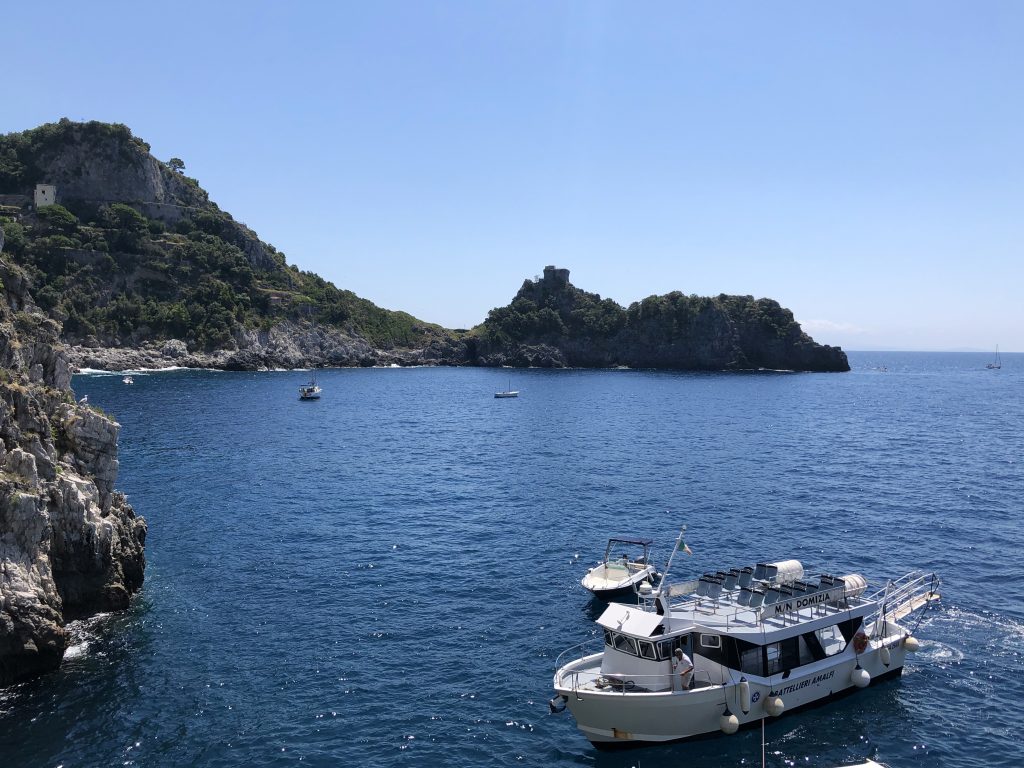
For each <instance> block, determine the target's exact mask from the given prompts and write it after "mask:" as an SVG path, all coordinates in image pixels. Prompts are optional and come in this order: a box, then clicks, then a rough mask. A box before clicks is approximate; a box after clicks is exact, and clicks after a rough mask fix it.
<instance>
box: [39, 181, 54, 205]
mask: <svg viewBox="0 0 1024 768" xmlns="http://www.w3.org/2000/svg"><path fill="white" fill-rule="evenodd" d="M56 202H57V187H55V186H54V185H53V184H36V209H39V208H45V207H46V206H47V205H53V204H54V203H56Z"/></svg>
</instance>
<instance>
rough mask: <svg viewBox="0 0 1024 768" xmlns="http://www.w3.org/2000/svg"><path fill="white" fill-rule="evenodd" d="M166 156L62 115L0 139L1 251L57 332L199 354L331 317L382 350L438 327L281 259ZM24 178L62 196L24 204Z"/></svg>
mask: <svg viewBox="0 0 1024 768" xmlns="http://www.w3.org/2000/svg"><path fill="white" fill-rule="evenodd" d="M97 158H98V160H97ZM173 159H174V160H175V161H177V162H175V163H174V164H173V165H172V164H165V163H160V162H159V161H157V160H156V159H155V158H153V157H152V156H151V155H150V154H149V145H148V144H146V143H145V142H143V141H141V140H140V139H138V138H136V137H134V136H132V134H131V131H130V130H128V128H127V127H126V126H123V125H108V124H105V123H97V122H91V123H84V124H83V123H73V122H71V121H67V120H62V121H60V122H59V123H53V124H48V125H44V126H41V127H39V128H36V129H33V130H30V131H25V132H23V133H14V134H8V135H5V136H0V195H5V196H17V195H21V196H24V200H25V201H26V203H25V204H23V205H21V206H18V205H10V204H8V205H6V206H4V207H2V208H0V227H2V228H3V230H4V231H5V233H6V246H5V251H6V252H7V253H8V254H9V256H10V257H13V258H14V259H15V260H16V261H17V263H19V264H20V265H21V266H22V267H23V268H24V269H25V270H26V271H27V272H28V274H29V276H30V278H31V280H32V283H33V292H34V295H35V298H36V301H37V302H38V303H39V304H40V306H42V307H43V308H44V309H46V310H47V311H48V312H50V313H51V314H53V315H54V316H55V317H56V318H58V319H60V320H62V321H63V324H64V335H65V338H66V339H67V340H69V341H71V342H81V341H85V340H88V339H90V337H91V338H92V339H94V340H95V341H96V342H98V343H99V344H110V343H111V342H115V341H116V342H117V343H118V344H136V343H140V342H142V341H151V340H161V339H172V338H176V339H184V340H186V341H187V342H188V343H189V345H190V346H191V347H193V348H196V349H207V350H209V349H215V348H219V347H221V346H223V345H226V344H228V343H229V342H230V341H231V339H232V337H233V335H234V334H235V333H236V332H237V331H238V330H241V329H246V328H248V329H254V328H268V327H270V326H272V325H274V324H275V323H277V322H280V321H282V320H294V321H298V322H303V321H311V322H315V323H320V324H326V325H331V326H335V327H338V328H340V329H342V330H344V331H347V332H349V333H352V334H354V335H358V336H361V337H363V338H365V339H366V340H367V341H369V342H370V343H372V344H373V345H375V346H377V347H380V348H385V349H387V348H393V347H415V346H420V345H422V344H424V343H425V342H426V341H427V340H429V338H432V337H436V336H438V335H445V334H444V331H443V329H441V328H440V327H439V326H436V325H431V324H428V323H424V322H422V321H419V320H417V319H416V318H414V317H412V316H411V315H409V314H406V313H405V312H392V311H388V310H385V309H381V308H380V307H377V306H376V305H374V304H372V303H371V302H369V301H366V300H365V299H361V298H359V297H358V296H356V295H355V294H354V293H352V292H351V291H345V290H340V289H338V288H336V287H335V286H334V285H332V284H331V283H329V282H327V281H326V280H323V279H322V278H320V277H318V276H317V275H314V274H312V273H310V272H303V271H300V270H299V269H297V268H296V267H295V266H289V265H288V264H287V263H286V260H285V256H284V254H283V253H280V252H278V251H277V250H276V249H275V248H274V247H273V246H270V245H267V244H266V243H262V242H260V241H259V239H258V238H257V237H256V235H255V233H253V232H252V231H251V230H249V229H248V228H247V227H245V226H244V225H242V224H240V223H238V222H236V221H235V220H234V219H233V218H232V217H231V216H230V215H229V214H228V213H226V212H224V211H221V210H220V209H219V208H218V207H217V206H216V205H215V204H214V203H211V202H209V200H208V197H207V195H206V193H205V192H204V191H202V190H201V189H200V187H199V185H198V183H196V182H195V181H194V180H192V179H189V178H187V177H185V176H183V175H182V173H181V170H182V169H183V167H184V164H183V163H182V162H181V161H180V160H177V158H173ZM89 180H94V181H93V182H92V183H87V182H88V181H89ZM37 183H53V184H56V185H57V191H58V199H59V200H60V201H61V203H62V204H61V205H51V206H47V207H43V208H40V209H39V210H38V211H35V210H34V209H33V206H31V205H29V204H27V201H28V200H29V199H30V196H31V195H32V192H33V189H34V186H35V184H37ZM9 202H10V201H9V200H8V203H9Z"/></svg>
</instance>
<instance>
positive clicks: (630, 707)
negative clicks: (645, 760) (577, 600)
mask: <svg viewBox="0 0 1024 768" xmlns="http://www.w3.org/2000/svg"><path fill="white" fill-rule="evenodd" d="M670 563H671V560H670ZM938 584H939V580H938V577H937V576H935V574H931V573H923V572H913V573H909V574H907V575H906V576H904V577H902V578H900V579H898V580H896V581H888V582H886V583H885V584H883V585H882V586H881V587H876V588H872V587H870V586H869V584H868V582H867V581H866V580H865V579H864V578H863V577H862V576H859V575H857V574H853V575H849V576H844V577H842V578H836V577H834V576H830V575H828V574H822V575H820V576H818V577H815V578H813V579H809V578H805V575H804V569H803V566H802V565H801V564H800V562H799V561H797V560H784V561H781V562H775V563H759V564H758V565H757V566H756V567H749V566H748V567H745V568H735V569H732V570H729V571H719V572H717V573H714V574H705V575H704V576H702V577H701V578H700V579H698V580H695V581H690V582H686V583H682V584H675V585H672V586H671V587H669V586H667V585H666V583H665V580H664V579H662V581H661V584H659V586H658V588H657V589H656V590H652V591H650V592H649V593H647V594H646V595H644V594H643V592H642V593H641V596H642V597H643V601H642V603H641V604H640V605H622V604H619V603H611V604H610V605H609V606H608V608H607V609H606V610H605V611H604V613H603V614H602V615H601V617H600V618H599V619H598V620H597V623H598V624H599V625H600V626H601V628H602V630H603V635H602V638H601V645H602V647H601V648H600V650H598V651H597V652H596V653H587V652H586V648H585V645H584V646H576V647H575V648H570V649H569V650H567V651H565V652H564V653H563V654H562V655H561V656H559V658H558V661H557V662H556V665H557V671H556V672H555V677H554V688H555V692H556V696H555V698H553V699H552V700H551V708H552V710H555V711H560V710H561V709H564V708H565V707H566V706H567V707H568V709H569V711H570V712H571V713H572V714H573V716H574V717H575V718H576V724H577V726H578V727H579V729H580V730H581V731H583V733H584V735H586V737H587V738H588V739H590V741H591V742H592V743H593V744H594V745H595V746H597V747H615V746H624V745H630V744H643V743H657V742H667V741H676V740H680V739H688V738H690V737H695V736H703V735H709V734H714V733H717V732H720V731H721V732H725V733H735V732H736V731H737V730H738V729H739V728H740V727H741V726H747V725H753V724H756V723H757V722H758V721H760V720H761V719H763V718H767V717H776V716H778V715H781V714H782V713H783V711H786V712H791V711H793V710H796V709H799V708H800V707H803V706H806V705H810V704H814V703H819V702H821V701H823V700H826V699H828V698H830V697H833V696H838V695H840V694H843V693H846V692H849V691H851V690H853V689H855V688H863V687H865V686H867V685H868V684H870V683H871V682H872V681H876V680H881V679H884V678H888V677H893V676H898V675H900V674H901V672H902V670H903V663H904V659H905V657H906V654H907V653H908V652H910V651H915V650H917V648H918V646H919V643H918V640H917V638H915V637H914V636H913V634H912V633H911V630H910V629H908V628H907V627H905V626H903V625H901V624H900V623H899V622H900V621H902V620H903V619H904V618H905V617H906V616H908V615H909V614H910V613H911V612H913V611H915V610H917V609H918V608H922V607H924V606H926V605H928V604H930V603H931V602H932V601H934V600H937V599H938V597H939V595H938V592H937V591H936V590H937V589H938ZM595 642H597V640H596V639H595ZM677 649H680V650H682V652H683V653H684V654H686V656H688V657H689V658H690V659H692V662H693V669H692V671H690V670H689V669H688V666H689V665H688V664H686V662H685V660H684V659H681V660H680V661H679V662H676V661H675V659H676V658H677V654H676V650H677ZM594 650H597V649H596V648H595V649H594ZM570 659H571V660H570ZM684 665H685V667H684Z"/></svg>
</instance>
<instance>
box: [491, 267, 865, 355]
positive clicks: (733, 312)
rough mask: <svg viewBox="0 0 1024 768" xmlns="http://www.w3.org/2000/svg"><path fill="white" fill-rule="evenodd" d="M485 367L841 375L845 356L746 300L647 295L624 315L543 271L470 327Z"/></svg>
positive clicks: (773, 306) (565, 275)
mask: <svg viewBox="0 0 1024 768" xmlns="http://www.w3.org/2000/svg"><path fill="white" fill-rule="evenodd" d="M474 335H475V338H476V339H477V350H476V351H477V357H478V359H479V360H481V361H482V362H485V363H489V364H520V365H572V366H584V367H589V366H610V365H628V366H633V367H650V368H686V369H707V370H720V369H723V368H731V369H747V368H792V369H797V370H823V371H832V370H837V371H843V370H848V369H849V366H848V363H847V361H846V355H845V354H843V352H842V351H841V350H839V349H837V348H833V347H827V346H822V345H820V344H816V343H814V341H813V340H812V339H811V338H810V337H809V336H807V334H805V333H804V332H803V331H802V330H801V328H800V325H799V323H797V322H796V320H795V319H794V318H793V313H792V312H790V311H789V310H788V309H785V308H783V307H781V306H780V305H779V303H778V302H777V301H774V300H772V299H755V298H754V297H753V296H727V295H725V294H721V295H719V296H715V297H708V296H695V295H690V296H687V295H685V294H683V293H680V292H678V291H675V292H672V293H668V294H665V295H664V296H649V297H647V298H646V299H644V300H643V301H638V302H634V303H633V304H631V305H630V306H629V307H628V308H623V307H621V306H619V305H618V304H616V303H615V302H614V301H612V300H611V299H602V298H601V297H600V296H599V295H597V294H593V293H587V292H586V291H582V290H580V289H579V288H576V287H575V286H573V285H572V284H571V283H570V282H569V271H568V270H566V269H556V268H555V267H546V268H545V269H544V277H543V278H541V279H538V280H533V281H531V280H527V281H526V282H524V283H523V286H522V288H520V290H519V293H518V294H516V297H515V298H514V299H513V300H512V303H511V304H509V305H508V306H506V307H499V308H496V309H493V310H491V312H490V314H489V315H488V317H487V320H486V321H484V323H483V324H482V325H481V326H480V327H478V328H476V329H474Z"/></svg>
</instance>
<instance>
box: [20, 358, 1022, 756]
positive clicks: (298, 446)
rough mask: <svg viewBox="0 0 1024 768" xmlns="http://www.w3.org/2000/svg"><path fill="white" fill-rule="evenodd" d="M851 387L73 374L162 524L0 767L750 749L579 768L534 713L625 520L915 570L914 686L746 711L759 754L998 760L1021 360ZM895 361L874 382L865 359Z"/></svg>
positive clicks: (756, 380)
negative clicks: (770, 713)
mask: <svg viewBox="0 0 1024 768" xmlns="http://www.w3.org/2000/svg"><path fill="white" fill-rule="evenodd" d="M977 358H978V359H977V360H975V359H974V356H970V355H960V356H958V355H951V356H942V355H897V354H895V353H893V354H888V355H866V354H862V355H852V356H851V362H852V363H853V367H854V371H853V372H851V373H850V374H847V375H788V374H765V375H716V374H673V373H648V372H635V371H606V372H585V371H532V370H531V371H516V372H514V373H513V374H512V376H513V382H512V383H513V387H514V388H517V389H519V390H521V392H522V394H521V395H520V397H519V399H517V400H495V399H494V398H493V392H494V391H495V390H496V389H503V388H505V386H507V384H508V375H509V374H508V372H505V371H488V370H434V369H416V370H341V371H324V372H322V373H321V375H320V383H321V386H322V387H323V389H324V398H323V399H322V400H321V401H319V402H316V403H300V402H299V401H298V399H297V397H296V396H295V392H296V389H295V388H296V387H297V386H298V384H299V383H301V381H302V379H303V377H304V374H300V373H262V374H247V373H216V372H193V371H174V372H166V373H161V374H154V375H149V376H139V377H137V378H136V379H135V384H134V385H133V386H130V387H127V386H124V385H122V384H121V383H120V379H119V378H118V377H103V376H79V377H76V379H75V388H76V393H77V394H78V395H79V396H81V395H83V394H88V395H89V400H90V402H92V403H96V404H98V405H100V406H101V407H103V408H104V409H106V410H108V411H109V412H111V413H113V414H115V415H116V416H117V418H118V420H119V421H120V422H121V423H122V425H123V430H122V440H121V444H122V453H121V476H120V479H119V486H120V487H121V488H123V489H124V490H125V491H126V492H127V493H128V494H129V497H130V499H131V501H132V502H133V503H134V504H135V506H136V508H137V510H138V511H139V512H140V513H142V514H144V515H145V516H146V517H147V519H148V520H149V523H150V536H149V540H148V542H147V559H148V562H149V566H148V569H147V581H146V587H145V590H144V591H143V594H142V595H141V596H140V597H139V599H137V600H136V602H135V604H134V605H133V608H132V610H131V611H129V612H128V613H126V614H123V615H114V616H109V617H105V618H102V619H99V620H96V619H94V620H90V621H88V622H80V623H76V624H75V625H73V626H72V628H71V629H72V645H71V649H70V652H69V654H68V656H69V657H68V660H67V663H66V664H65V666H64V667H63V669H61V670H60V671H59V672H57V673H55V674H53V675H48V676H46V677H44V678H41V679H39V680H35V681H32V682H30V683H27V684H24V685H20V686H16V687H14V688H12V689H10V690H7V691H5V692H3V693H2V694H0V758H2V759H0V763H2V765H3V766H4V768H9V767H10V768H13V767H14V766H47V765H49V766H56V765H58V764H63V765H64V766H67V767H68V768H70V766H107V765H114V764H123V765H140V766H177V765H202V766H235V765H240V764H245V765H254V766H264V765H266V766H278V765H286V764H303V765H338V764H340V763H345V764H366V765H378V766H388V765H417V766H456V765H479V766H495V767H497V766H506V765H510V764H516V763H522V764H525V765H544V766H557V765H566V766H568V765H596V766H608V767H612V766H615V767H616V768H618V767H620V766H621V767H623V768H624V767H625V766H635V765H674V764H680V765H682V764H688V765H701V766H709V767H714V766H735V765H759V764H760V754H761V736H760V732H759V731H745V732H743V733H740V734H737V735H736V736H734V737H731V738H727V739H725V738H723V739H714V740H709V741H700V742H695V743H691V744H681V745H670V746H664V747H658V748H644V749H638V750H633V751H629V752H625V753H610V754H605V753H598V752H596V751H595V750H594V749H593V748H591V747H590V745H589V744H588V743H587V742H586V740H585V739H584V738H583V737H582V736H581V735H580V734H579V732H578V731H577V730H576V728H575V725H574V722H573V720H572V718H571V716H569V715H568V713H566V714H563V715H560V716H551V715H549V714H548V712H547V700H548V698H549V697H550V695H551V690H550V684H551V675H552V672H553V668H554V664H555V658H556V657H557V656H558V654H559V653H560V652H561V651H562V650H564V649H565V648H567V647H568V646H570V645H573V644H575V643H578V642H580V641H583V640H585V639H587V638H589V637H593V636H594V624H593V620H594V618H595V617H596V615H597V613H598V612H599V609H598V607H597V606H595V605H594V604H593V603H591V601H590V600H588V596H587V595H586V593H585V592H584V591H583V590H582V588H581V587H580V586H579V579H580V577H581V576H582V575H583V572H584V570H585V569H586V568H587V567H588V566H589V565H590V564H592V561H593V560H595V559H596V558H597V557H599V556H600V554H601V553H602V552H603V549H604V544H605V540H606V538H607V537H608V536H609V535H613V534H637V535H646V536H650V537H652V538H654V539H656V541H657V542H659V544H660V550H658V551H657V552H656V554H657V556H659V557H663V556H665V555H667V547H668V545H669V543H670V542H671V541H672V540H673V539H674V536H675V533H676V531H677V530H678V525H679V524H680V523H682V522H685V523H687V524H688V525H689V534H688V538H687V541H688V543H690V545H691V547H692V548H693V549H694V555H693V557H692V558H687V559H686V561H685V562H684V563H682V564H681V565H682V566H683V567H685V568H686V569H688V570H690V571H695V572H700V571H703V570H707V569H709V568H718V567H721V566H723V565H725V564H727V563H728V564H730V565H732V564H740V563H746V562H751V561H754V560H759V559H775V558H779V557H789V556H795V557H799V558H800V559H802V560H803V561H804V562H805V563H807V564H809V565H813V566H822V567H828V568H832V569H835V570H836V571H842V572H850V571H855V572H862V573H864V574H865V575H867V576H868V577H869V578H881V577H884V576H894V575H899V574H901V573H902V572H903V571H905V570H907V569H909V568H915V567H925V568H933V569H935V570H937V571H939V572H940V574H941V575H942V576H943V578H944V581H945V584H944V588H943V595H944V599H943V605H942V607H941V609H940V610H938V611H935V612H932V613H930V614H928V615H927V616H926V618H925V619H924V620H923V623H922V625H921V627H920V628H919V631H918V634H919V636H920V637H921V638H922V639H923V643H922V649H921V651H920V653H918V654H917V656H916V657H912V660H911V663H910V665H909V666H908V668H907V670H906V674H905V675H904V677H903V678H902V679H901V680H897V681H889V682H885V683H883V684H880V685H878V686H872V687H871V688H870V689H868V690H867V691H863V692H860V693H858V694H857V695H855V696H851V697H848V698H846V699H843V700H841V701H838V702H835V703H834V704H830V705H828V706H826V707H821V708H818V709H814V710H811V711H809V712H806V713H798V714H796V715H793V716H791V717H784V718H782V719H781V720H779V721H777V722H773V723H771V724H769V725H768V727H767V729H766V737H767V752H768V762H769V764H770V765H776V766H782V765H801V766H831V765H838V764H841V763H843V762H854V761H859V760H862V759H863V758H864V757H866V756H872V757H874V758H875V759H878V760H881V761H885V762H888V763H889V764H891V765H893V766H894V767H895V766H910V765H916V766H932V765H948V766H954V765H955V766H957V768H962V767H963V766H968V767H970V768H974V767H975V766H1010V765H1016V764H1017V763H1019V762H1020V759H1021V758H1022V757H1024V750H1022V749H1021V747H1019V746H1018V741H1017V738H1016V731H1015V721H1016V719H1017V717H1016V715H1017V713H1019V711H1020V707H1019V702H1020V701H1021V699H1022V697H1024V690H1022V688H1024V663H1022V652H1024V601H1022V598H1021V590H1020V587H1019V585H1020V583H1021V578H1022V577H1024V573H1022V572H1021V569H1020V565H1019V558H1018V557H1016V556H1010V554H1009V553H1016V552H1019V551H1021V548H1022V544H1024V541H1022V539H1024V534H1022V532H1021V530H1020V526H1019V524H1018V522H1017V521H1018V518H1019V512H1020V509H1021V507H1022V502H1024V482H1022V481H1024V473H1022V469H1021V462H1020V457H1021V456H1022V455H1024V439H1022V437H1021V434H1020V431H1019V430H1018V429H1015V428H1014V429H1011V428H1008V425H1019V424H1020V423H1022V417H1024V404H1022V399H1021V397H1020V395H1019V392H1020V391H1021V384H1022V383H1024V361H1022V360H1020V359H1019V358H1018V357H1017V356H1013V355H1006V356H1004V367H1003V369H1002V370H1001V371H998V372H989V371H984V370H983V368H982V366H983V365H984V362H985V361H984V360H983V359H982V357H981V356H977ZM883 366H884V367H885V368H886V372H884V373H882V372H880V371H878V370H875V369H877V368H880V367H883Z"/></svg>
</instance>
